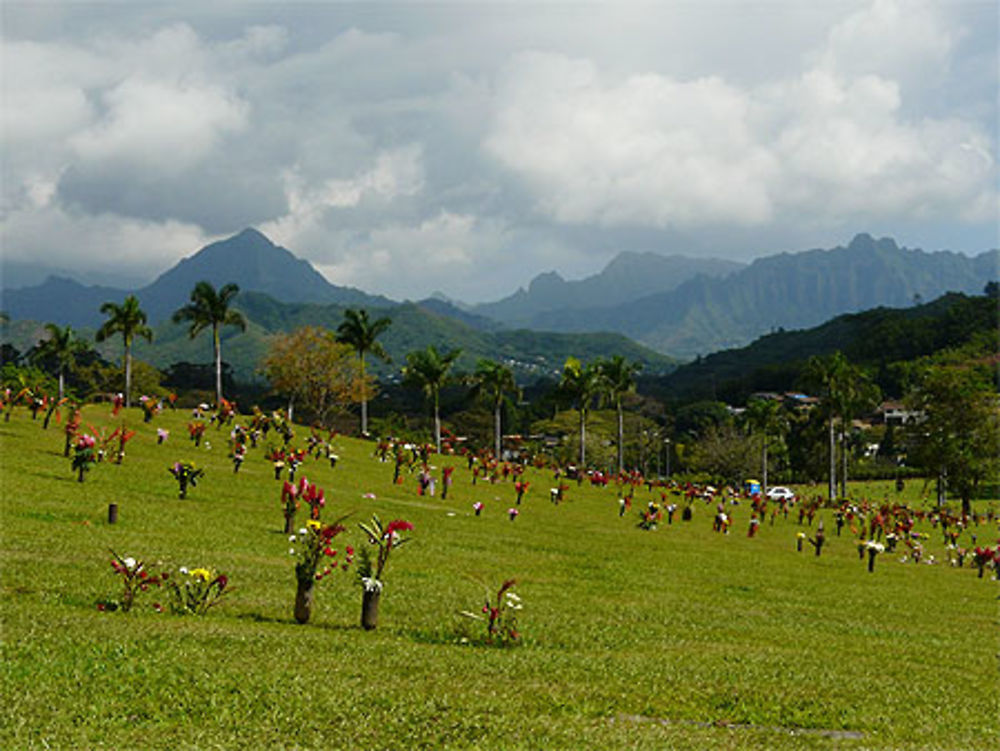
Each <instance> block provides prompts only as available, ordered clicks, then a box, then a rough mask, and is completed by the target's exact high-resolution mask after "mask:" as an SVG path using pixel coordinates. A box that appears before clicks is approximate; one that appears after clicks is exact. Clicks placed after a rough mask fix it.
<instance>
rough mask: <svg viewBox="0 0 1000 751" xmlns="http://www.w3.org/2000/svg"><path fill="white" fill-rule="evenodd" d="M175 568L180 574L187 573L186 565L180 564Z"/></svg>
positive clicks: (185, 574)
mask: <svg viewBox="0 0 1000 751" xmlns="http://www.w3.org/2000/svg"><path fill="white" fill-rule="evenodd" d="M177 570H178V571H180V572H181V574H182V575H184V576H187V573H188V570H187V566H181V567H180V568H179V569H177Z"/></svg>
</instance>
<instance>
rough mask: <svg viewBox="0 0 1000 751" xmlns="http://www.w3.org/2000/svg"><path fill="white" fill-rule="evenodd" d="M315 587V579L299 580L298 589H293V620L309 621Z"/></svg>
mask: <svg viewBox="0 0 1000 751" xmlns="http://www.w3.org/2000/svg"><path fill="white" fill-rule="evenodd" d="M315 588H316V582H315V581H312V580H310V581H302V580H301V579H300V580H299V586H298V589H296V590H295V620H296V621H298V622H299V623H308V622H309V616H310V615H312V606H313V595H314V593H315Z"/></svg>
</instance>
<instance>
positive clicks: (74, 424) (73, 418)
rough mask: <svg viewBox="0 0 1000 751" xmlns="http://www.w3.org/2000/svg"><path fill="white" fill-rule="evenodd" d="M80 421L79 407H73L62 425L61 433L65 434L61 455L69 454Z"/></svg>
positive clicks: (81, 419) (81, 418)
mask: <svg viewBox="0 0 1000 751" xmlns="http://www.w3.org/2000/svg"><path fill="white" fill-rule="evenodd" d="M82 421H83V417H82V416H81V414H80V410H79V409H73V410H72V411H71V412H70V415H69V417H67V418H66V425H65V426H64V427H63V433H64V434H65V436H66V442H65V444H63V456H69V450H70V448H71V447H72V445H73V439H74V438H76V434H77V432H78V431H79V430H80V423H81V422H82Z"/></svg>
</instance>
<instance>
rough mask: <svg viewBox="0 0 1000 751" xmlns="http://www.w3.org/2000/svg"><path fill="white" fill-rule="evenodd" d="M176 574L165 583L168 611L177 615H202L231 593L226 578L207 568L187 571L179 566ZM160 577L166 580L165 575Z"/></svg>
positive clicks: (227, 578)
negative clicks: (167, 590) (167, 592)
mask: <svg viewBox="0 0 1000 751" xmlns="http://www.w3.org/2000/svg"><path fill="white" fill-rule="evenodd" d="M177 573H178V576H177V577H175V578H173V579H171V580H170V581H168V582H167V586H168V587H169V589H170V610H171V612H173V613H176V614H177V615H204V614H205V613H207V612H208V610H209V608H213V607H215V606H216V605H218V604H219V602H221V600H222V598H223V596H225V595H227V594H228V593H229V592H231V591H232V587H230V586H229V577H228V576H226V575H225V574H216V573H215V572H214V571H212V570H211V569H208V568H193V569H190V570H188V569H187V568H186V567H184V566H181V567H180V569H178V572H177ZM162 577H163V578H164V579H166V578H167V575H166V573H164V574H163V575H162Z"/></svg>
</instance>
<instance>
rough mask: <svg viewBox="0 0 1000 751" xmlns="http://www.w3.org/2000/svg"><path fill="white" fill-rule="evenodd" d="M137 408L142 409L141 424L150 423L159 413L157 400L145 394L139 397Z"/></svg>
mask: <svg viewBox="0 0 1000 751" xmlns="http://www.w3.org/2000/svg"><path fill="white" fill-rule="evenodd" d="M139 406H140V407H142V421H143V422H152V420H153V418H154V417H155V416H156V415H157V414H158V413H159V411H160V401H159V399H154V398H153V397H151V396H146V395H145V394H143V395H142V396H140V397H139Z"/></svg>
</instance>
